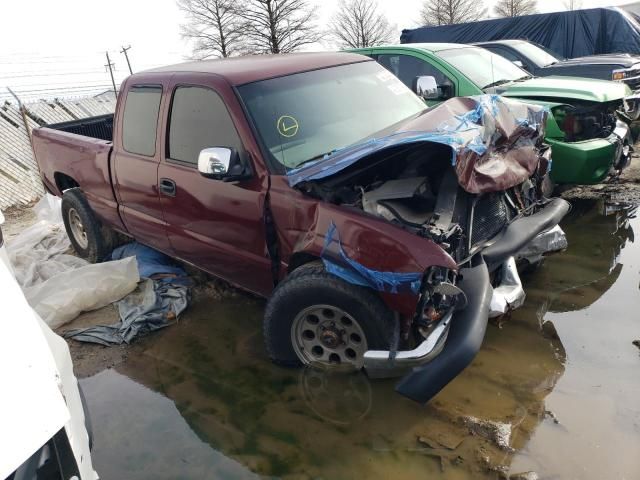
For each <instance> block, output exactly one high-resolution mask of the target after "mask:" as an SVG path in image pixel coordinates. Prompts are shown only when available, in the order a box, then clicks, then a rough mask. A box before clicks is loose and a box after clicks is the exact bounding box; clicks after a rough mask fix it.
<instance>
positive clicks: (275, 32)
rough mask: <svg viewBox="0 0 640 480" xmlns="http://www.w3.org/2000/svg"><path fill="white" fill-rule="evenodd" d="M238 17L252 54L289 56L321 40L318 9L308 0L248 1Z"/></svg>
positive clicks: (248, 48)
mask: <svg viewBox="0 0 640 480" xmlns="http://www.w3.org/2000/svg"><path fill="white" fill-rule="evenodd" d="M238 15H239V16H240V17H241V18H242V19H243V20H244V25H245V31H244V37H245V44H246V47H247V50H248V51H250V52H252V53H289V52H293V51H295V50H298V49H299V48H300V47H302V46H304V45H309V44H312V43H316V42H317V41H319V40H320V33H319V31H318V29H317V27H316V8H315V7H314V6H312V5H311V4H310V3H309V1H308V0H245V2H244V4H243V5H242V7H241V8H240V9H239V10H238Z"/></svg>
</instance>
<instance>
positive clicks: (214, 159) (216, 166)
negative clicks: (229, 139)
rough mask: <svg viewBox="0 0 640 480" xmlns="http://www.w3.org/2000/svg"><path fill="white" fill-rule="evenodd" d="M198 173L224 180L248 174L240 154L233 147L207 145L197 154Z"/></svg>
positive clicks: (227, 180) (239, 177)
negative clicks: (207, 146)
mask: <svg viewBox="0 0 640 480" xmlns="http://www.w3.org/2000/svg"><path fill="white" fill-rule="evenodd" d="M198 171H199V172H200V175H202V176H203V177H207V178H213V179H215V180H222V181H226V182H230V181H234V180H241V179H243V178H246V177H247V176H248V173H247V169H246V168H245V166H244V165H243V163H242V161H241V159H240V155H239V154H238V152H237V151H236V150H234V149H233V148H227V147H209V148H205V149H203V150H202V151H201V152H200V155H198Z"/></svg>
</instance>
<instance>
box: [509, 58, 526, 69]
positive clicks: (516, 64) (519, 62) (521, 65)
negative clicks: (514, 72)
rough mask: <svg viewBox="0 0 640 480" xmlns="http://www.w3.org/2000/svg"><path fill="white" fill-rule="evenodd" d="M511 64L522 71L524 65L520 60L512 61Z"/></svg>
mask: <svg viewBox="0 0 640 480" xmlns="http://www.w3.org/2000/svg"><path fill="white" fill-rule="evenodd" d="M511 63H513V64H514V65H515V66H516V67H520V68H522V69H524V63H522V62H521V61H520V60H514V61H513V62H511Z"/></svg>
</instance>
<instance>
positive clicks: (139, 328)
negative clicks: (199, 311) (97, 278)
mask: <svg viewBox="0 0 640 480" xmlns="http://www.w3.org/2000/svg"><path fill="white" fill-rule="evenodd" d="M131 256H135V257H136V260H137V263H138V270H139V272H140V277H142V278H146V280H145V281H144V282H142V283H141V284H140V285H139V287H138V289H136V290H135V291H134V292H133V293H131V294H129V295H127V296H126V297H125V298H123V299H122V300H120V301H119V302H117V304H116V305H117V306H118V313H119V314H120V321H119V322H118V323H115V324H113V325H97V326H94V327H88V328H80V329H75V330H70V331H68V332H66V333H65V335H64V336H65V337H67V338H73V339H74V340H78V341H81V342H91V343H99V344H101V345H106V346H109V345H119V344H121V343H130V342H131V341H132V340H134V339H135V338H136V337H138V336H142V335H145V334H147V333H149V332H152V331H155V330H159V329H161V328H164V327H166V326H168V325H170V324H172V323H173V322H175V321H176V320H177V319H178V316H179V315H180V314H181V313H182V312H183V311H184V310H185V309H186V308H187V306H188V304H189V287H190V285H191V280H190V279H189V277H188V276H187V274H186V272H185V271H184V270H183V269H182V267H180V266H178V265H176V264H175V263H174V262H173V260H171V258H170V257H168V256H166V255H164V254H162V253H160V252H158V251H156V250H153V249H152V248H149V247H146V246H144V245H141V244H139V243H129V244H127V245H123V246H122V247H118V248H117V249H115V250H114V251H113V253H112V254H111V259H112V260H116V259H120V258H127V257H131Z"/></svg>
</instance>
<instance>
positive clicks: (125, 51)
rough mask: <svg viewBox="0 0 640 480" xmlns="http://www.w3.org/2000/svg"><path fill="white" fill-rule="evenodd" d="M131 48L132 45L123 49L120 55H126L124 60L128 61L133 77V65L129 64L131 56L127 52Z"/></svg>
mask: <svg viewBox="0 0 640 480" xmlns="http://www.w3.org/2000/svg"><path fill="white" fill-rule="evenodd" d="M130 48H131V45H129V46H128V47H122V50H120V53H122V54H124V58H126V59H127V67H129V73H130V74H131V75H133V70H131V63H129V54H127V51H128V50H129V49H130Z"/></svg>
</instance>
